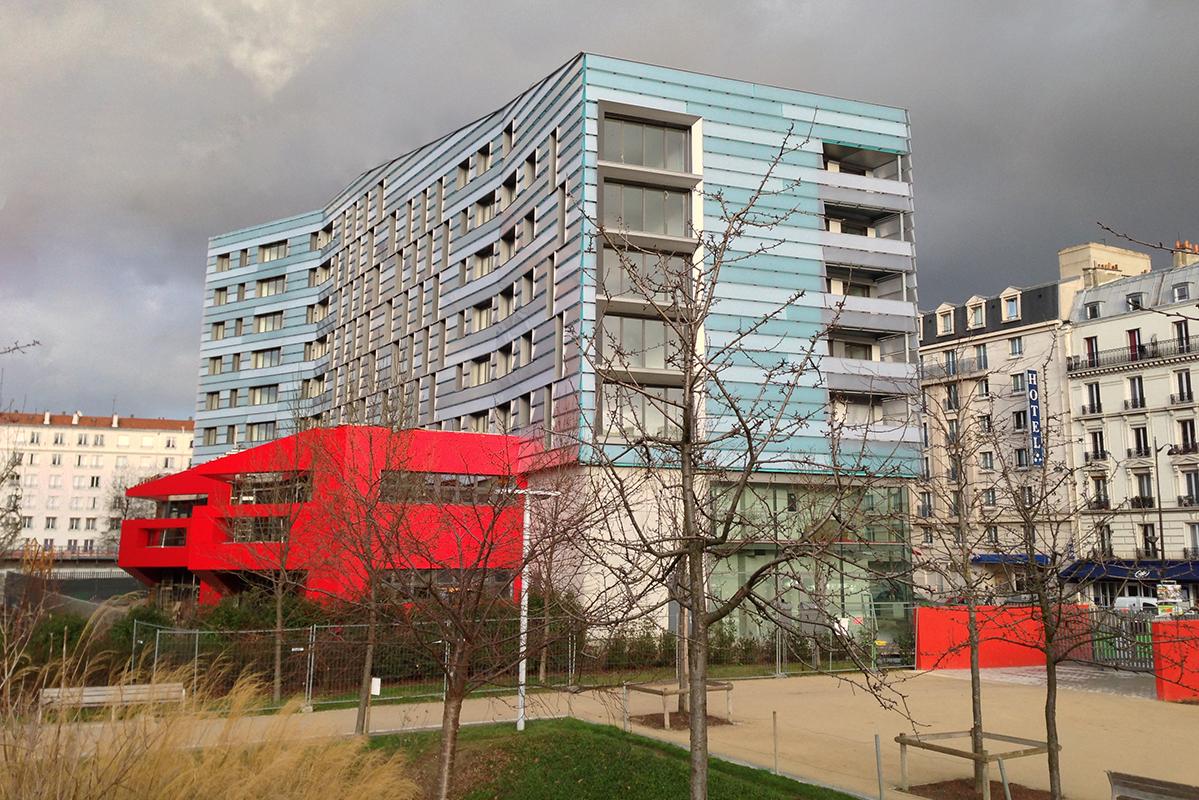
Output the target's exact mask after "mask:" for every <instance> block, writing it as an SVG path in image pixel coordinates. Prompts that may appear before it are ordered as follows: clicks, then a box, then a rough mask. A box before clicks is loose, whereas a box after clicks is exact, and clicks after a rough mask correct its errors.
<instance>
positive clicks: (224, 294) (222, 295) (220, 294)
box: [212, 287, 229, 306]
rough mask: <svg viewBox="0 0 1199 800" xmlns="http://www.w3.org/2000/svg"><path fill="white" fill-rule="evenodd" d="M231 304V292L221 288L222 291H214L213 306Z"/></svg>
mask: <svg viewBox="0 0 1199 800" xmlns="http://www.w3.org/2000/svg"><path fill="white" fill-rule="evenodd" d="M228 302H229V290H228V289H226V288H224V287H221V288H220V289H213V290H212V304H213V305H214V306H223V305H225V304H226V303H228Z"/></svg>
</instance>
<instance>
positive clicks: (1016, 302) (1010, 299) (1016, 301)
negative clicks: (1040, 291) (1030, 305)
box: [1001, 294, 1020, 322]
mask: <svg viewBox="0 0 1199 800" xmlns="http://www.w3.org/2000/svg"><path fill="white" fill-rule="evenodd" d="M1001 302H1002V303H1003V321H1004V322H1009V321H1011V320H1014V319H1020V295H1018V294H1009V295H1005V296H1004V297H1003V298H1002V299H1001Z"/></svg>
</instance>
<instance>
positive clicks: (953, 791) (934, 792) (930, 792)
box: [911, 778, 1051, 800]
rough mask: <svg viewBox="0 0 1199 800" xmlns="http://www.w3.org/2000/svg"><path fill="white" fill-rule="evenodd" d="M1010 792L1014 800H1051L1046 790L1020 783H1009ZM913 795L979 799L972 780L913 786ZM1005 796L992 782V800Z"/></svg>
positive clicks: (935, 798) (933, 799)
mask: <svg viewBox="0 0 1199 800" xmlns="http://www.w3.org/2000/svg"><path fill="white" fill-rule="evenodd" d="M1008 790H1009V791H1010V792H1011V793H1012V800H1049V798H1050V796H1051V795H1050V794H1049V792H1047V791H1045V790H1044V789H1030V788H1028V787H1027V786H1021V785H1020V784H1018V783H1009V784H1008ZM911 793H912V794H914V795H919V796H920V797H927V798H929V800H978V797H979V795H978V793H977V792H975V791H974V781H973V780H971V779H970V778H958V779H957V780H953V781H940V782H938V783H926V784H924V785H922V786H913V787H912V788H911ZM1003 796H1004V795H1003V784H1002V783H1000V782H999V781H991V800H1003Z"/></svg>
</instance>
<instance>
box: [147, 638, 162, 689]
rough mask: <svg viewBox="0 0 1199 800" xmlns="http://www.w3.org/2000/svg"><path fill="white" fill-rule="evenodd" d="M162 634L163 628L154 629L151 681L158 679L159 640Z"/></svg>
mask: <svg viewBox="0 0 1199 800" xmlns="http://www.w3.org/2000/svg"><path fill="white" fill-rule="evenodd" d="M161 636H162V629H161V628H159V629H157V630H155V631H154V666H153V667H151V668H150V683H154V682H156V681H157V680H158V640H159V637H161Z"/></svg>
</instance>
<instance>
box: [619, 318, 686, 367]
mask: <svg viewBox="0 0 1199 800" xmlns="http://www.w3.org/2000/svg"><path fill="white" fill-rule="evenodd" d="M602 326H603V341H602V347H603V352H604V360H605V363H606V365H608V366H610V367H614V368H629V367H632V368H642V369H670V368H677V361H675V359H676V356H677V352H678V342H677V338H676V336H675V334H674V331H673V330H671V329H669V328H668V327H667V325H666V323H665V322H662V321H661V320H653V319H641V318H639V317H618V316H615V315H612V314H605V315H604V318H603V323H602Z"/></svg>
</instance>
